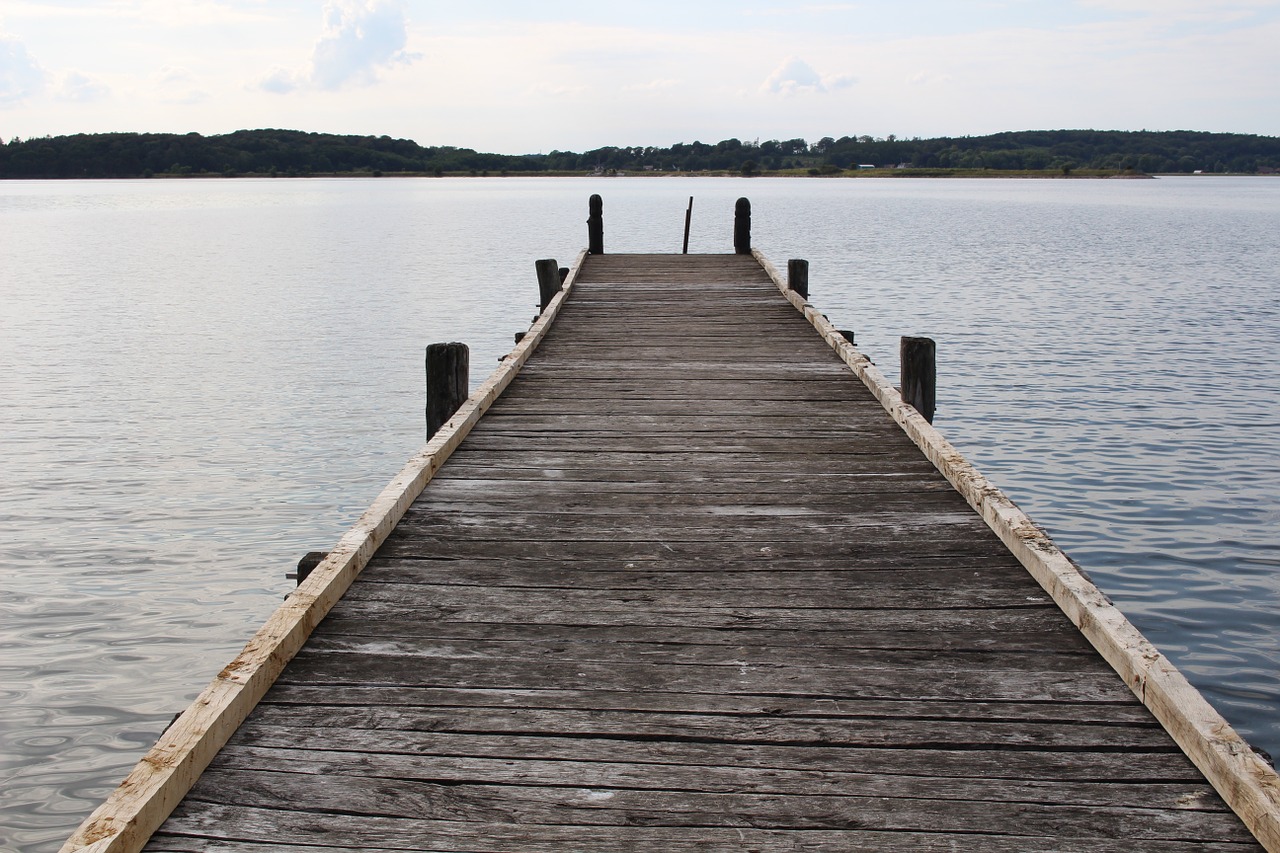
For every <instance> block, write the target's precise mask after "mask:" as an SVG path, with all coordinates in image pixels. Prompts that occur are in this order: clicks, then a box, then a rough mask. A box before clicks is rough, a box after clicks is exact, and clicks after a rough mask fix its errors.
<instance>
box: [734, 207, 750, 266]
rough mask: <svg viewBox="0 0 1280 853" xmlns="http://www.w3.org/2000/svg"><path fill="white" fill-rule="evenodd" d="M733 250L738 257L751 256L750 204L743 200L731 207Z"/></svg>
mask: <svg viewBox="0 0 1280 853" xmlns="http://www.w3.org/2000/svg"><path fill="white" fill-rule="evenodd" d="M733 250H734V251H735V252H737V253H738V254H739V255H749V254H751V202H750V201H748V200H747V199H745V198H740V199H738V203H737V204H735V205H734V206H733Z"/></svg>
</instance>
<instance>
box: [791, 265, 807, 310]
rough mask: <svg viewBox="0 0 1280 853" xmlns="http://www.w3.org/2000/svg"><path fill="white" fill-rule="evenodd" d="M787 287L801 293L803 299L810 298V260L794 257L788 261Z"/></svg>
mask: <svg viewBox="0 0 1280 853" xmlns="http://www.w3.org/2000/svg"><path fill="white" fill-rule="evenodd" d="M787 287H789V288H791V289H792V290H794V291H795V292H796V293H798V294H800V298H801V299H806V300H807V299H808V298H809V262H808V261H802V260H798V259H796V258H792V259H791V260H789V261H787Z"/></svg>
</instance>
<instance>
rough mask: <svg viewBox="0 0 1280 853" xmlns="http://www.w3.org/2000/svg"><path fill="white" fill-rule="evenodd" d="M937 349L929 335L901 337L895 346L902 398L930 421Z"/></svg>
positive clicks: (935, 383)
mask: <svg viewBox="0 0 1280 853" xmlns="http://www.w3.org/2000/svg"><path fill="white" fill-rule="evenodd" d="M937 349H938V348H937V345H936V344H935V343H934V342H933V339H932V338H909V337H903V339H902V342H901V344H900V346H899V349H898V352H899V360H900V362H901V371H900V373H899V380H900V382H901V384H902V389H901V390H902V399H903V400H904V401H905V402H907V403H910V404H911V405H912V406H914V407H915V409H916V411H917V412H919V413H920V414H921V415H923V416H924V419H925V420H926V421H928V422H929V423H933V412H934V407H935V404H936V402H937V399H936V398H937V393H938V365H937Z"/></svg>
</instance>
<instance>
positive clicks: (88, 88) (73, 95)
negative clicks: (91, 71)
mask: <svg viewBox="0 0 1280 853" xmlns="http://www.w3.org/2000/svg"><path fill="white" fill-rule="evenodd" d="M110 95H111V89H110V88H109V87H108V86H107V85H106V84H105V83H102V82H101V81H98V80H95V79H93V78H92V77H87V76H85V75H84V74H81V73H80V72H79V71H68V72H67V73H66V74H64V75H62V79H61V80H60V81H59V82H58V98H59V99H61V100H63V101H73V102H75V103H79V104H89V103H93V102H94V101H101V100H104V99H105V98H107V97H110Z"/></svg>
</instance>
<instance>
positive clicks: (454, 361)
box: [427, 343, 471, 441]
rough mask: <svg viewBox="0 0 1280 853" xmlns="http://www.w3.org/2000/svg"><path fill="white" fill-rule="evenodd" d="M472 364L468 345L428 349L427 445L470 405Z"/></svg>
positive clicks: (434, 346) (451, 345)
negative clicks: (469, 369) (470, 368)
mask: <svg viewBox="0 0 1280 853" xmlns="http://www.w3.org/2000/svg"><path fill="white" fill-rule="evenodd" d="M470 361H471V354H470V351H469V350H468V349H467V345H466V344H459V343H450V344H431V345H430V346H428V347H427V441H430V440H431V436H433V435H435V434H436V433H437V432H439V430H440V427H442V426H444V425H445V423H446V422H447V421H448V420H449V418H451V417H453V413H454V412H456V411H458V409H459V408H461V407H462V404H463V403H465V402H466V401H467V393H468V381H469V379H468V376H467V372H468V367H469V366H470V364H469V363H470Z"/></svg>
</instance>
